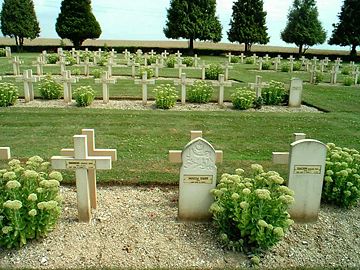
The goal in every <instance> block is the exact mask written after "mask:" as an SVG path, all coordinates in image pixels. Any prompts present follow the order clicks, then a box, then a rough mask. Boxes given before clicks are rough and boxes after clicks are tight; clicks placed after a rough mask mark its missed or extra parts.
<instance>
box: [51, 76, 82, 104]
mask: <svg viewBox="0 0 360 270" xmlns="http://www.w3.org/2000/svg"><path fill="white" fill-rule="evenodd" d="M55 80H56V81H57V82H60V83H62V84H63V88H64V102H66V103H69V102H71V100H72V86H71V84H72V83H76V82H77V79H76V78H75V77H72V76H71V71H70V70H66V71H65V72H64V73H63V74H62V77H61V78H59V79H55Z"/></svg>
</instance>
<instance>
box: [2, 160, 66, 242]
mask: <svg viewBox="0 0 360 270" xmlns="http://www.w3.org/2000/svg"><path fill="white" fill-rule="evenodd" d="M50 168H51V164H50V162H44V160H43V159H42V158H41V157H39V156H34V157H31V158H29V160H28V161H27V162H26V164H22V163H21V162H20V161H19V160H17V159H13V160H11V161H10V162H9V163H8V168H6V169H2V170H0V229H1V230H0V247H3V248H16V247H22V246H24V245H25V244H26V243H27V242H28V240H29V239H39V238H42V237H45V236H47V234H48V233H49V232H50V231H52V230H53V229H54V227H55V225H56V222H57V220H58V218H59V216H60V213H61V197H60V182H61V181H62V179H63V178H62V175H61V173H59V172H56V171H51V170H50Z"/></svg>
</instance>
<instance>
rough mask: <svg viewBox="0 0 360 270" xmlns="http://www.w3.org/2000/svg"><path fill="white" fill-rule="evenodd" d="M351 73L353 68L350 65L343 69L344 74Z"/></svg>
mask: <svg viewBox="0 0 360 270" xmlns="http://www.w3.org/2000/svg"><path fill="white" fill-rule="evenodd" d="M350 73H351V68H350V67H344V68H342V69H341V74H342V75H350Z"/></svg>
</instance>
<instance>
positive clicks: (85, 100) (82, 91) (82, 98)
mask: <svg viewBox="0 0 360 270" xmlns="http://www.w3.org/2000/svg"><path fill="white" fill-rule="evenodd" d="M74 98H75V101H76V105H77V106H79V107H86V106H89V105H90V104H91V103H92V102H93V101H94V99H95V91H94V90H93V89H92V88H91V86H80V87H79V88H77V89H76V90H75V91H74Z"/></svg>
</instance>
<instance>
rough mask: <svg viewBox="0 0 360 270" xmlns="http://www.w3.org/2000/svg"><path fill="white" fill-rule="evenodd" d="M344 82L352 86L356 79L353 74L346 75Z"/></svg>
mask: <svg viewBox="0 0 360 270" xmlns="http://www.w3.org/2000/svg"><path fill="white" fill-rule="evenodd" d="M343 83H344V85H345V86H352V85H353V84H355V79H354V78H353V77H351V76H346V77H345V78H344V82H343Z"/></svg>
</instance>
